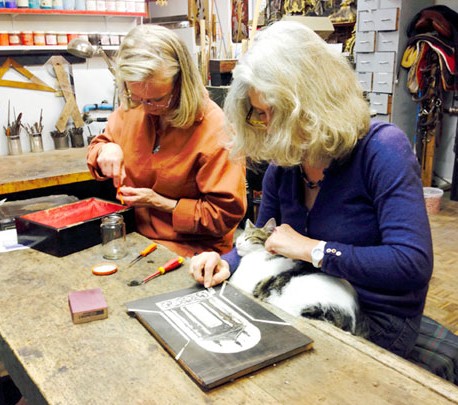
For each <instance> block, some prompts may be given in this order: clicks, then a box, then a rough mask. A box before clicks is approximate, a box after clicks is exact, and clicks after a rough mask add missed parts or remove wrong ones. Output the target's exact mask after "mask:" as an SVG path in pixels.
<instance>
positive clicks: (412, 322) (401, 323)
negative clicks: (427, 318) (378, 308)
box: [365, 312, 422, 358]
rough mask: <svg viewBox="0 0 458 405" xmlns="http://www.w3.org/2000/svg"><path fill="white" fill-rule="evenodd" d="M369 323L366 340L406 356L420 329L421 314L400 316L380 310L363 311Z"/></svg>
mask: <svg viewBox="0 0 458 405" xmlns="http://www.w3.org/2000/svg"><path fill="white" fill-rule="evenodd" d="M365 315H366V316H367V318H368V319H367V321H368V324H369V336H368V337H367V339H368V340H370V341H371V342H373V343H375V344H376V345H378V346H380V347H383V348H384V349H386V350H388V351H390V352H392V353H394V354H397V355H398V356H401V357H404V358H406V357H407V356H408V355H409V353H410V351H411V350H412V348H413V347H414V345H415V342H416V340H417V337H418V333H419V331H420V322H421V317H422V315H421V314H420V315H417V316H415V317H413V318H400V317H398V316H395V315H390V314H386V313H381V312H365Z"/></svg>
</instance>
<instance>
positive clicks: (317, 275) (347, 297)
mask: <svg viewBox="0 0 458 405" xmlns="http://www.w3.org/2000/svg"><path fill="white" fill-rule="evenodd" d="M275 227H276V221H275V219H274V218H271V219H269V220H268V221H267V222H266V224H265V225H264V226H263V227H262V228H258V227H256V226H255V225H254V224H253V223H252V222H251V221H250V220H249V219H247V221H246V225H245V229H244V231H243V232H242V233H241V234H240V235H239V236H238V237H237V239H236V242H235V247H236V249H237V253H238V254H239V256H241V261H240V264H239V266H238V267H237V269H236V271H235V272H234V274H233V275H232V276H231V278H230V280H229V281H230V283H231V284H232V285H234V286H235V287H237V288H239V289H241V290H242V291H245V292H246V293H249V294H252V295H253V296H254V297H256V298H259V299H261V300H263V301H266V302H268V303H270V304H272V305H275V306H277V307H279V308H281V309H283V310H284V311H285V312H288V313H290V314H292V315H294V316H303V317H306V318H312V319H320V320H323V321H327V322H330V323H332V324H334V325H335V326H337V327H339V328H341V329H343V330H345V331H348V332H350V333H352V334H354V335H358V336H367V334H368V327H367V324H366V321H365V318H364V316H363V314H362V313H361V311H360V309H359V303H358V296H357V293H356V291H355V289H354V288H353V287H352V285H351V284H350V283H349V282H348V281H347V280H344V279H341V278H338V277H334V276H330V275H328V274H325V273H323V272H322V271H320V270H319V269H316V268H315V267H313V266H312V264H311V263H308V262H302V261H295V260H292V259H289V258H286V257H284V256H280V255H272V254H270V253H269V252H267V250H266V249H265V248H264V243H265V241H266V240H267V238H268V237H269V236H270V235H271V234H272V232H273V230H274V229H275Z"/></svg>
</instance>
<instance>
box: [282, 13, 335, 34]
mask: <svg viewBox="0 0 458 405" xmlns="http://www.w3.org/2000/svg"><path fill="white" fill-rule="evenodd" d="M282 21H296V22H299V23H301V24H304V25H306V26H307V27H309V28H311V29H312V30H313V31H315V32H316V33H317V34H318V35H319V36H320V37H321V38H323V39H327V38H328V37H329V36H330V35H331V34H332V33H333V32H334V25H333V24H332V22H331V20H330V19H329V17H305V16H301V15H285V16H283V17H282Z"/></svg>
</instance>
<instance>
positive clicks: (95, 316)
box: [68, 288, 108, 323]
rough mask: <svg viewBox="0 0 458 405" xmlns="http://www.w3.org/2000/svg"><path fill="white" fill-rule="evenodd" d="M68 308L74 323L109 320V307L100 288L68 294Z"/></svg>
mask: <svg viewBox="0 0 458 405" xmlns="http://www.w3.org/2000/svg"><path fill="white" fill-rule="evenodd" d="M68 306H69V307H70V313H71V315H72V321H73V323H85V322H91V321H97V320H99V319H105V318H108V306H107V303H106V301H105V297H104V296H103V293H102V290H101V289H100V288H93V289H91V290H82V291H72V292H70V293H68Z"/></svg>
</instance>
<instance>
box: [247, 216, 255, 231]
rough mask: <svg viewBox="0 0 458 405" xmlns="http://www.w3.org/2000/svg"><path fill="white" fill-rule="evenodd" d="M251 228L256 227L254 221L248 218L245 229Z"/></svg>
mask: <svg viewBox="0 0 458 405" xmlns="http://www.w3.org/2000/svg"><path fill="white" fill-rule="evenodd" d="M251 228H256V227H255V225H254V224H253V222H251V221H250V219H249V218H248V219H247V220H246V222H245V229H251Z"/></svg>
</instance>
